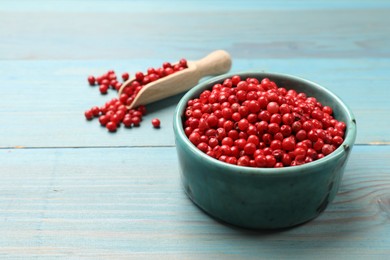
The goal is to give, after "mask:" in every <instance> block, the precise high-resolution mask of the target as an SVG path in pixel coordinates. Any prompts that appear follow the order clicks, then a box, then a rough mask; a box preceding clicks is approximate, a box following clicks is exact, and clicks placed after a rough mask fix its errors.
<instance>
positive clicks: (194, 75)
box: [119, 50, 232, 109]
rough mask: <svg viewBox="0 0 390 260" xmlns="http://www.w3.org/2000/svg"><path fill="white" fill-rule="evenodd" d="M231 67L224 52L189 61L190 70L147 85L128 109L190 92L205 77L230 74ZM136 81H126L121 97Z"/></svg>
mask: <svg viewBox="0 0 390 260" xmlns="http://www.w3.org/2000/svg"><path fill="white" fill-rule="evenodd" d="M231 65H232V61H231V58H230V55H229V54H228V53H227V52H226V51H223V50H217V51H214V52H212V53H210V54H209V55H207V56H206V57H204V58H203V59H201V60H197V61H188V62H187V66H188V68H186V69H184V70H182V71H178V72H175V73H173V74H171V75H169V76H166V77H164V78H161V79H158V80H156V81H153V82H151V83H148V84H146V85H145V86H144V87H143V88H142V89H141V90H140V91H139V92H138V94H137V96H136V97H135V98H134V101H133V102H132V103H131V105H130V106H127V108H128V109H131V108H134V107H137V106H139V105H146V104H149V103H152V102H155V101H158V100H161V99H164V98H167V97H170V96H173V95H176V94H179V93H181V92H184V91H186V90H189V89H190V88H192V87H194V86H195V85H196V84H198V82H199V80H200V79H201V78H203V77H205V76H211V75H218V74H223V73H226V72H228V71H229V70H230V67H231ZM134 80H135V78H132V79H129V80H127V81H125V82H124V83H123V84H122V87H121V88H120V89H119V95H121V94H122V91H123V89H125V88H126V87H127V86H129V85H130V84H131V82H132V81H134Z"/></svg>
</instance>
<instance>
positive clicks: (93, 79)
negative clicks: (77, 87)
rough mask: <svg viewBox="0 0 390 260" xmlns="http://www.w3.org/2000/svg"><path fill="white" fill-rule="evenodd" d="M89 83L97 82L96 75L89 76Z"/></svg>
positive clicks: (92, 84)
mask: <svg viewBox="0 0 390 260" xmlns="http://www.w3.org/2000/svg"><path fill="white" fill-rule="evenodd" d="M88 83H89V85H91V86H94V85H95V83H96V79H95V77H94V76H89V77H88Z"/></svg>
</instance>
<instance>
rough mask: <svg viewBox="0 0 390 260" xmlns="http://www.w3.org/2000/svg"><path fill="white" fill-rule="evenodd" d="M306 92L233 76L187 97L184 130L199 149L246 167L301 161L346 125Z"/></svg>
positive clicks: (338, 139) (329, 144) (327, 147)
mask: <svg viewBox="0 0 390 260" xmlns="http://www.w3.org/2000/svg"><path fill="white" fill-rule="evenodd" d="M332 114H333V110H332V108H331V107H329V106H324V105H322V104H321V103H320V102H319V101H318V100H317V99H316V98H314V97H307V96H306V94H305V93H297V91H295V90H291V89H290V90H287V89H286V88H284V87H278V86H277V85H276V84H275V82H273V81H271V80H269V79H268V78H264V79H262V80H261V82H259V80H257V79H256V78H247V79H244V80H242V79H241V78H240V76H233V77H232V78H229V79H226V80H225V81H224V82H223V83H221V84H215V85H214V86H213V87H212V89H211V90H205V91H203V92H202V93H201V94H200V95H199V98H195V99H192V100H189V101H188V103H187V107H186V110H185V115H184V120H183V124H184V131H185V134H186V135H187V137H188V138H189V140H190V141H191V142H192V143H193V144H194V145H195V146H196V147H197V148H198V149H199V150H201V151H202V152H204V153H206V154H207V155H209V156H211V157H213V158H216V159H218V160H220V161H223V162H226V163H229V164H235V165H240V166H249V167H267V168H272V167H275V168H276V167H287V166H295V165H301V164H305V163H309V162H312V161H315V160H317V159H320V158H323V157H324V156H326V155H328V154H330V153H332V152H333V151H334V150H335V149H336V148H337V147H338V146H340V145H341V144H342V143H343V141H344V139H343V138H344V132H345V129H346V124H345V123H344V122H341V121H338V120H336V119H335V118H334V117H333V115H332Z"/></svg>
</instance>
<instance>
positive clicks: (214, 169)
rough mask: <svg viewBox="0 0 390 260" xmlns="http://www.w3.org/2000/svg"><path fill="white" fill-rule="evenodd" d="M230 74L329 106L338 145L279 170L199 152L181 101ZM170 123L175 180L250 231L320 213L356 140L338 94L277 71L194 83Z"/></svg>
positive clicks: (217, 214) (211, 212) (353, 126)
mask: <svg viewBox="0 0 390 260" xmlns="http://www.w3.org/2000/svg"><path fill="white" fill-rule="evenodd" d="M233 75H240V76H241V78H242V79H244V78H248V77H254V78H257V79H259V80H261V79H263V78H269V79H270V80H272V81H275V83H276V84H277V85H278V87H285V88H286V89H295V90H297V91H299V92H304V93H306V94H307V96H313V97H315V98H317V100H319V101H320V102H321V103H322V104H323V105H328V106H331V107H332V108H333V111H334V117H335V118H336V119H337V120H339V121H344V122H345V123H346V125H347V129H346V134H345V137H344V142H343V144H342V145H341V146H340V147H338V148H337V149H336V150H335V151H334V152H333V153H331V154H330V155H328V156H326V157H324V158H323V159H320V160H317V161H314V162H311V163H308V164H304V165H300V166H292V167H285V168H271V169H270V168H251V167H242V166H236V165H230V164H227V163H224V162H221V161H218V160H216V159H214V158H212V157H209V156H208V155H206V154H204V153H203V152H201V151H200V150H198V149H197V148H196V147H195V146H194V145H193V144H192V143H191V142H190V141H189V140H188V138H187V137H186V135H185V133H184V129H183V114H184V111H185V108H186V105H187V102H188V100H190V99H193V98H195V97H199V94H200V93H201V92H202V91H203V90H206V89H210V88H211V87H212V86H213V85H214V84H216V83H222V82H223V80H224V79H226V78H230V77H232V76H233ZM173 125H174V134H175V142H176V150H177V154H178V158H179V164H180V174H181V180H182V184H183V187H184V190H185V192H186V193H187V195H188V197H189V198H190V199H191V200H192V201H193V202H194V203H195V204H196V205H197V206H199V207H200V208H201V209H203V210H204V211H205V212H207V213H208V214H209V215H211V216H213V217H215V218H217V219H219V220H222V221H225V222H227V223H230V224H233V225H237V226H240V227H245V228H255V229H275V228H286V227H291V226H295V225H298V224H301V223H304V222H306V221H309V220H311V219H313V218H315V217H317V216H318V215H319V214H320V213H321V212H322V211H324V210H325V208H326V207H327V205H328V204H329V203H330V202H331V201H332V200H333V199H334V197H335V195H336V193H337V191H338V189H339V186H340V182H341V179H342V177H343V173H344V169H345V166H346V163H347V161H348V157H349V155H350V153H351V150H352V147H353V145H354V142H355V138H356V120H355V117H354V116H353V114H352V112H351V110H350V109H349V108H348V107H347V106H346V105H345V104H344V102H343V101H342V100H341V99H340V98H339V97H337V96H336V95H335V94H333V93H332V92H330V91H329V90H327V89H326V88H324V87H322V86H320V85H318V84H316V83H313V82H310V81H308V80H305V79H302V78H298V77H295V76H290V75H285V74H278V73H260V72H243V73H234V74H226V75H223V76H219V77H215V78H212V79H210V80H208V81H206V82H203V83H200V84H199V85H197V86H196V87H194V88H193V89H191V90H190V91H188V92H187V93H186V94H185V95H184V96H183V98H182V99H181V100H180V102H179V104H178V105H177V108H176V111H175V115H174V122H173Z"/></svg>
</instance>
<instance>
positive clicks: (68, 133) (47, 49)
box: [0, 0, 390, 259]
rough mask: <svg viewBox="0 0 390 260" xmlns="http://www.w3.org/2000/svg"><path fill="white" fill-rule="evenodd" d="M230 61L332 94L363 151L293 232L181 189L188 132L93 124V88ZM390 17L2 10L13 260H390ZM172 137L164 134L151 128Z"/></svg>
mask: <svg viewBox="0 0 390 260" xmlns="http://www.w3.org/2000/svg"><path fill="white" fill-rule="evenodd" d="M215 49H225V50H227V51H228V52H229V53H231V55H232V58H233V67H232V71H236V72H239V71H244V70H261V71H270V72H271V71H272V72H283V73H288V74H294V75H297V76H301V77H304V78H307V79H310V80H312V81H315V82H318V83H320V84H322V85H324V86H326V87H327V88H329V89H330V90H331V91H333V92H335V93H336V94H337V95H339V96H340V97H341V98H342V99H343V100H344V101H345V102H346V103H347V104H348V105H349V106H350V107H351V108H352V110H353V111H354V113H355V115H356V118H357V122H358V136H357V140H356V146H355V147H354V149H353V152H352V156H351V159H350V161H349V164H348V166H347V168H346V172H345V175H344V179H343V182H342V186H341V188H340V191H339V194H338V195H337V198H336V200H335V201H334V202H333V203H332V204H331V205H330V206H329V207H328V208H327V210H326V211H325V212H324V213H323V214H321V215H320V216H319V217H318V218H317V219H315V220H313V221H311V222H309V223H306V224H304V225H301V226H298V227H295V228H292V229H287V230H281V231H251V230H243V229H240V228H236V227H232V226H229V225H225V224H222V223H219V222H217V221H215V220H214V219H212V218H210V217H209V216H207V215H205V214H204V213H203V212H202V211H200V210H199V209H198V208H197V207H196V206H194V205H193V204H192V203H191V201H190V200H189V199H188V198H187V197H186V196H185V194H184V192H183V190H182V187H181V184H180V179H179V171H178V161H177V160H178V159H177V156H176V152H175V144H174V138H173V131H172V116H173V111H174V109H175V105H176V103H177V102H178V100H179V99H180V97H181V95H178V96H175V97H172V98H169V99H167V100H164V101H161V102H157V103H154V104H152V105H150V106H148V110H149V113H148V115H147V116H145V117H144V123H143V124H142V125H141V127H140V128H135V129H124V128H120V129H119V131H118V132H117V133H116V134H109V133H108V132H107V131H106V130H105V129H104V128H101V127H99V126H98V123H97V121H96V120H95V121H92V122H87V121H86V120H85V119H84V116H83V112H84V111H85V110H86V109H87V108H89V107H91V106H92V105H100V104H103V103H104V102H105V101H106V100H107V99H108V98H111V97H114V94H112V95H109V96H108V97H107V96H101V95H99V93H98V91H97V89H96V88H91V87H89V86H88V85H87V82H86V77H87V76H88V75H89V74H94V75H97V74H99V73H103V72H105V71H107V70H108V69H114V70H115V71H117V72H118V73H121V72H124V71H128V72H130V73H134V72H136V71H139V70H141V71H145V70H146V69H147V68H148V67H150V66H159V65H160V64H161V63H162V62H163V61H176V60H178V59H180V58H182V57H186V58H187V59H189V60H196V59H199V58H201V57H203V56H204V55H206V54H207V53H209V52H211V51H213V50H215ZM389 72H390V2H389V1H385V0H379V1H371V0H356V1H353V0H342V1H335V0H332V1H309V0H302V1H294V2H292V1H282V0H277V1H254V0H253V1H227V0H225V1H195V0H191V1H179V0H176V1H165V2H163V1H158V0H155V1H124V0H114V1H101V0H89V1H76V0H69V1H65V0H62V1H43V0H37V1H27V0H25V1H13V0H5V1H3V0H2V1H0V90H1V97H2V99H1V102H0V259H13V258H27V259H28V258H38V259H45V258H57V257H59V258H64V259H80V258H81V259H127V258H134V259H149V258H156V259H161V258H166V259H217V258H223V259H245V258H259V259H275V258H279V259H280V258H282V259H283V258H296V259H316V258H320V259H323V258H327V259H346V258H353V259H386V258H387V259H389V258H390V146H389V144H390V133H389V128H390V102H389V99H390V94H389V87H390V83H389V82H390V73H389ZM154 117H158V118H160V119H161V121H162V127H161V129H159V130H156V129H153V128H152V126H151V124H150V123H149V122H150V120H151V119H152V118H154Z"/></svg>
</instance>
